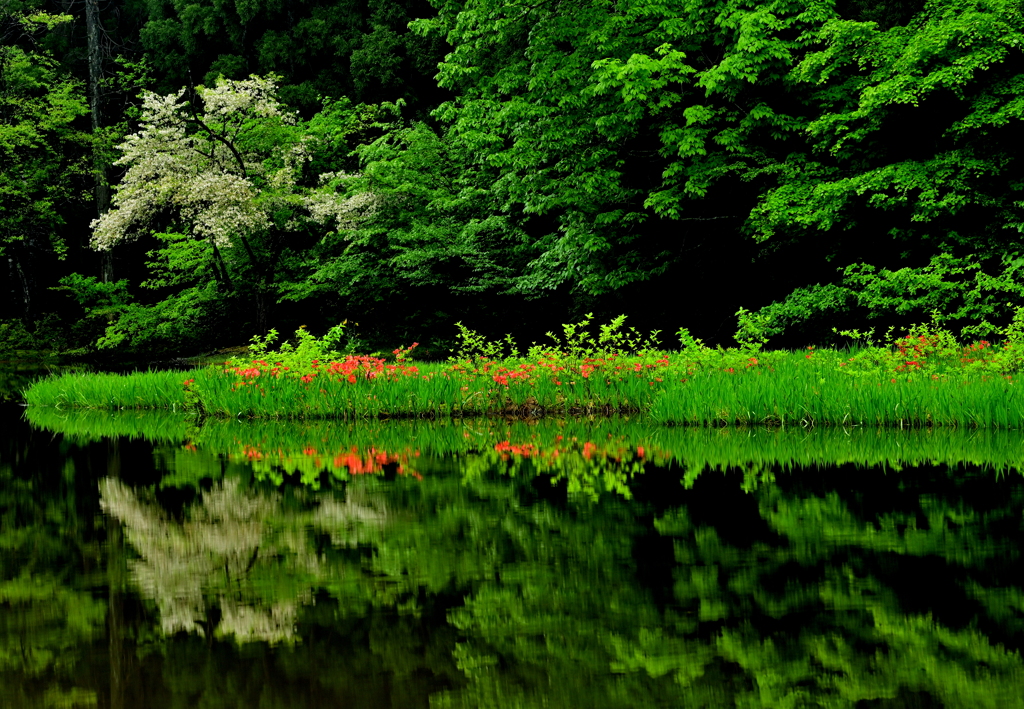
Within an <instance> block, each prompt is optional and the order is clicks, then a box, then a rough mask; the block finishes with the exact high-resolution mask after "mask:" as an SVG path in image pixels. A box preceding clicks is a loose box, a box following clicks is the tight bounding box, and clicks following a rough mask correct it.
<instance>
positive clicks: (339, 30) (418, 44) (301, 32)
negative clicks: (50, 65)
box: [140, 0, 445, 112]
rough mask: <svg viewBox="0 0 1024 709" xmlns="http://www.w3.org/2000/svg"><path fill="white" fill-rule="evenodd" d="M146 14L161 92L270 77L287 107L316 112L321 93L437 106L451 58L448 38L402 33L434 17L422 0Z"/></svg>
mask: <svg viewBox="0 0 1024 709" xmlns="http://www.w3.org/2000/svg"><path fill="white" fill-rule="evenodd" d="M140 13H141V14H142V16H143V17H144V23H143V25H142V27H141V31H140V39H141V43H142V45H143V47H144V48H145V49H146V52H147V56H148V57H149V58H150V60H151V61H152V63H153V65H154V67H155V68H156V70H157V72H158V73H159V75H160V77H161V86H162V87H163V88H164V89H165V90H169V89H171V88H172V87H176V86H181V85H186V84H191V83H192V82H193V81H202V82H204V83H206V84H208V85H211V84H213V83H214V81H216V79H217V78H218V77H220V76H224V77H225V78H229V79H244V78H245V77H246V76H248V75H249V74H252V73H258V74H267V73H271V72H273V73H276V74H279V75H281V76H282V77H283V81H282V93H281V96H282V100H284V101H285V102H286V103H289V104H291V105H292V106H295V107H302V108H303V109H306V110H309V111H310V112H312V111H314V110H316V108H317V107H318V106H319V104H320V97H321V96H332V97H339V96H348V97H350V98H352V99H353V100H356V101H358V102H379V101H394V100H396V99H405V100H406V101H409V102H411V103H413V104H420V103H422V102H424V101H425V102H426V103H427V104H432V103H434V98H433V95H434V94H436V93H437V88H436V85H435V84H434V82H433V81H432V77H433V75H434V74H435V73H436V71H437V67H436V65H437V62H439V61H440V60H441V59H442V57H443V56H444V53H445V45H444V43H443V42H442V41H438V40H434V39H426V38H423V37H420V36H418V35H415V34H412V33H411V32H409V31H408V29H407V28H406V25H407V24H408V22H409V21H410V20H412V19H415V18H417V17H424V16H429V15H432V14H433V11H432V9H431V8H430V6H429V5H428V4H427V3H426V2H424V1H423V0H402V1H401V2H390V1H387V0H366V1H363V0H300V1H298V2H288V3H282V2H272V1H269V0H259V1H256V2H246V3H230V4H225V3H221V2H216V1H215V0H157V1H156V2H147V3H146V4H145V6H144V7H143V8H140ZM193 77H194V79H193Z"/></svg>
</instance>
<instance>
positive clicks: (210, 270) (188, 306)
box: [92, 76, 374, 347]
mask: <svg viewBox="0 0 1024 709" xmlns="http://www.w3.org/2000/svg"><path fill="white" fill-rule="evenodd" d="M276 90H277V84H276V81H275V79H274V78H260V77H255V76H254V77H251V78H250V79H247V80H245V81H231V80H220V81H218V83H217V85H216V87H213V88H205V87H198V89H197V90H196V95H195V97H194V99H193V100H186V98H185V93H186V92H185V90H184V89H182V90H181V91H179V92H178V93H176V94H170V95H168V96H158V95H156V94H152V93H146V94H144V96H143V107H142V116H141V119H140V123H141V128H140V130H139V131H138V132H137V133H134V134H132V135H129V136H128V137H127V138H126V139H125V142H124V143H122V144H121V145H120V150H121V151H122V153H123V156H122V157H121V158H120V159H119V160H118V162H117V164H120V165H125V166H127V172H126V173H125V176H124V178H123V179H122V181H121V183H120V184H119V185H118V187H117V193H116V195H115V196H114V199H113V208H112V209H111V211H109V212H108V213H107V214H105V215H103V216H102V217H100V218H99V219H97V220H95V221H94V222H93V242H92V243H93V245H94V247H95V248H97V249H100V250H105V249H109V248H111V247H113V246H114V245H116V244H118V243H121V242H124V241H127V240H131V239H133V238H135V237H137V236H139V235H155V236H156V238H157V239H158V240H159V242H160V248H157V249H155V250H153V251H151V252H150V257H151V262H150V272H151V278H150V279H149V280H148V281H146V282H145V283H144V285H146V286H148V287H150V288H155V289H166V290H165V293H168V294H167V296H166V297H165V298H163V299H162V300H160V301H159V302H157V303H156V304H154V305H151V306H137V307H135V308H131V309H128V310H127V311H125V312H124V313H123V314H122V315H121V317H120V318H119V319H118V320H117V321H116V322H115V323H114V324H113V325H112V326H111V327H110V328H108V331H107V334H106V336H105V338H104V339H102V340H101V344H102V345H103V346H108V347H110V346H116V345H119V344H121V343H122V342H126V341H127V342H128V343H130V344H132V345H135V346H139V345H141V344H144V343H146V342H147V340H156V341H159V340H161V339H163V340H165V341H167V340H172V341H173V340H174V339H178V340H179V341H180V339H181V338H182V333H183V332H185V331H187V330H188V329H189V328H187V327H186V326H185V325H184V323H186V322H189V323H191V325H190V326H189V327H190V328H192V337H193V338H195V337H198V336H202V335H203V334H204V333H206V332H208V331H209V326H210V323H211V319H212V318H214V317H216V315H217V312H218V310H219V311H220V315H221V316H222V317H224V316H225V315H226V314H231V315H234V316H236V317H237V316H239V315H240V314H241V313H243V312H245V310H248V311H249V314H248V316H247V317H246V316H244V315H243V316H242V317H241V319H240V322H238V323H237V324H236V325H235V326H234V327H233V328H232V329H233V330H234V331H235V332H238V331H240V330H241V329H242V327H241V326H243V325H244V324H245V323H249V324H250V326H254V327H255V328H256V329H257V330H259V331H261V332H263V331H265V330H266V329H267V321H268V317H269V315H270V313H269V311H270V309H271V307H272V306H273V304H274V303H275V302H276V301H277V300H278V298H279V297H280V296H281V293H282V292H283V290H284V289H285V287H286V284H287V283H289V278H290V277H291V278H294V277H295V274H294V269H295V268H301V267H302V266H308V263H307V261H306V257H305V256H304V255H303V253H302V252H304V251H305V250H307V249H309V248H310V247H311V246H312V245H314V244H316V243H317V242H318V241H319V240H320V239H321V238H322V236H323V234H325V233H326V232H328V231H329V230H330V228H331V227H333V228H334V229H335V230H341V231H344V230H347V229H351V228H352V227H353V226H354V224H355V223H356V222H357V221H358V220H359V219H360V218H361V217H362V215H363V214H364V213H365V212H368V211H371V210H372V209H373V208H374V197H373V195H372V193H360V194H358V195H353V196H344V195H341V194H339V192H338V189H337V186H338V185H339V184H341V183H344V181H345V180H346V179H349V176H348V175H347V174H345V173H322V174H319V175H309V174H307V171H306V170H305V166H306V164H307V163H308V162H309V161H310V159H311V157H312V153H313V151H314V150H315V148H316V146H315V145H314V143H315V140H314V138H313V136H311V135H309V134H308V133H307V131H306V128H305V124H303V123H302V122H301V121H299V120H298V119H297V118H296V117H295V115H294V114H292V113H291V112H289V111H287V110H286V109H285V108H284V107H283V106H282V105H281V104H280V103H279V102H278V100H277V97H276ZM168 291H169V292H168ZM197 321H198V322H199V323H200V326H199V327H198V328H196V327H195V323H196V322H197ZM204 325H205V327H204Z"/></svg>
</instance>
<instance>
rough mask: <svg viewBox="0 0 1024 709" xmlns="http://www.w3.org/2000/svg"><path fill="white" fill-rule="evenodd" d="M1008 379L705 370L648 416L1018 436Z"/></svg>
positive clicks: (1018, 415) (831, 370) (1021, 410)
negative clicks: (983, 430) (1010, 431)
mask: <svg viewBox="0 0 1024 709" xmlns="http://www.w3.org/2000/svg"><path fill="white" fill-rule="evenodd" d="M1018 387H1019V384H1018V383H1017V382H1015V381H1014V380H1013V379H1012V378H1010V377H1005V376H1000V375H998V374H992V373H984V372H963V373H957V374H949V375H945V376H943V377H937V378H932V377H931V376H926V375H921V374H916V375H912V376H908V375H906V374H899V373H894V372H892V373H890V372H884V371H878V372H863V371H862V372H858V373H856V374H848V373H846V372H844V371H843V370H842V369H840V368H838V367H836V366H835V364H834V363H828V362H822V363H818V362H814V361H807V360H806V359H801V358H799V357H786V358H779V359H777V361H776V362H774V364H773V366H772V367H771V369H764V368H758V369H750V370H748V371H740V372H736V373H728V372H723V371H720V370H705V371H702V372H698V373H696V374H694V375H691V376H689V377H687V378H686V381H681V380H678V379H673V380H671V381H669V382H666V384H665V386H664V387H663V388H662V389H661V391H660V392H659V393H658V396H657V398H656V400H655V401H654V403H653V405H652V406H651V409H650V414H651V417H652V418H653V419H654V420H655V421H658V422H659V423H667V424H677V425H712V426H715V425H752V424H771V425H783V426H811V425H841V426H890V427H897V428H900V427H923V426H960V427H996V428H1018V427H1020V426H1021V425H1022V424H1024V399H1022V398H1021V397H1020V396H1019V392H1018Z"/></svg>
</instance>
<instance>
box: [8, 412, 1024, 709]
mask: <svg viewBox="0 0 1024 709" xmlns="http://www.w3.org/2000/svg"><path fill="white" fill-rule="evenodd" d="M0 416H2V419H0V707H5V708H6V707H111V708H115V707H116V708H120V707H132V708H134V707H154V708H158V707H182V708H184V707H208V708H210V709H214V708H217V709H219V708H221V707H238V708H239V709H241V708H242V707H246V708H249V707H261V708H266V709H276V708H281V709H284V708H286V707H287V708H293V707H294V708H298V707H366V708H367V709H370V708H374V709H376V708H383V707H394V708H396V709H397V708H399V707H428V706H431V707H467V708H469V707H473V708H477V707H503V708H515V707H522V708H526V707H566V708H567V709H568V708H573V709H579V708H585V707H602V708H603V707H630V708H644V707H688V708H689V707H695V708H699V707H707V708H708V709H711V708H716V709H717V708H719V707H729V708H733V707H736V708H740V707H742V708H754V707H765V708H771V709H779V708H785V707H794V708H795V707H830V708H831V707H835V708H840V707H844V708H845V707H850V708H856V709H868V708H872V709H874V708H878V709H881V708H889V709H896V708H898V707H904V708H910V707H964V708H968V707H969V708H971V709H977V708H979V707H992V708H993V709H1011V708H1013V707H1022V706H1024V662H1022V659H1021V655H1020V651H1021V648H1022V645H1024V573H1022V569H1024V565H1022V563H1021V548H1022V542H1024V478H1022V476H1021V473H1020V472H1019V471H1020V470H1021V469H1022V467H1024V446H1022V443H1021V440H1020V436H1019V434H1017V433H1014V432H1010V433H1001V434H996V433H991V432H989V433H979V434H973V435H971V434H952V433H950V434H939V433H933V432H927V431H925V432H922V431H916V432H915V431H906V432H899V431H896V432H892V433H887V434H878V433H877V432H865V431H845V432H844V431H834V430H822V431H813V432H806V431H748V432H738V431H721V430H719V431H683V430H674V429H669V430H667V429H656V428H652V427H650V426H645V425H644V424H643V423H637V422H627V421H601V422H586V421H580V422H545V423H541V424H533V425H528V424H508V423H502V422H483V423H481V422H469V423H467V424H462V423H448V424H445V425H429V424H409V423H392V424H387V423H375V424H367V425H363V426H351V425H341V424H309V425H301V426H300V425H289V424H261V425H251V424H244V423H241V422H208V423H206V424H204V425H203V426H200V427H197V426H195V425H194V423H190V422H188V421H187V420H184V419H180V418H175V417H168V416H138V415H134V414H122V415H117V416H111V415H84V414H77V415H65V414H61V413H59V412H53V411H50V412H46V411H34V412H29V415H28V418H26V417H25V413H24V410H23V409H21V408H20V407H15V406H6V407H3V408H0Z"/></svg>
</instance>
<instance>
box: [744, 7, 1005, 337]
mask: <svg viewBox="0 0 1024 709" xmlns="http://www.w3.org/2000/svg"><path fill="white" fill-rule="evenodd" d="M1022 31H1024V14H1022V13H1021V9H1020V6H1019V4H1018V3H1014V2H1002V1H1001V0H994V1H991V2H990V1H985V2H975V1H972V0H955V1H953V2H949V1H945V2H929V3H927V4H925V5H924V7H923V9H922V10H921V11H920V12H919V13H917V14H915V15H914V16H913V17H912V18H911V19H910V20H909V21H908V22H907V23H906V24H896V25H891V26H886V25H884V24H879V23H878V22H874V21H856V20H852V19H845V18H839V17H836V18H831V19H829V20H828V21H826V22H825V23H824V24H823V25H822V26H821V28H820V30H819V31H818V35H817V41H818V42H819V43H820V46H819V47H818V48H817V50H816V51H814V52H811V53H809V54H807V55H806V56H804V57H803V58H802V59H801V60H800V61H799V63H797V64H796V65H795V66H794V67H793V69H792V71H791V73H790V77H791V80H793V81H795V82H798V83H800V84H802V85H805V86H807V87H809V88H811V89H812V90H813V91H814V93H815V95H816V102H815V111H814V113H813V114H811V115H810V116H809V118H810V120H809V121H808V122H807V124H806V127H805V129H806V136H807V138H806V142H807V145H806V148H805V149H804V150H801V151H800V152H798V153H794V154H792V155H790V156H788V157H787V158H786V159H785V160H784V161H782V162H781V164H780V165H779V167H778V169H777V170H776V174H777V179H778V184H777V185H775V186H773V187H772V189H770V190H768V191H766V192H765V193H764V194H763V196H762V198H761V199H760V202H759V204H758V205H757V207H756V208H755V209H754V211H753V212H752V214H751V226H752V228H753V229H755V231H756V234H757V238H759V239H761V240H769V241H771V240H778V239H793V238H796V239H799V240H800V241H801V242H802V243H807V242H810V241H813V240H822V239H824V240H829V241H837V242H839V241H846V242H847V243H848V244H849V248H847V249H846V250H845V251H844V252H840V251H839V250H838V249H832V251H833V253H835V254H836V255H837V260H838V261H839V266H840V276H839V277H838V278H832V277H830V274H828V273H827V272H826V274H822V275H824V276H825V280H826V281H830V280H831V281H833V282H832V283H826V284H825V285H819V286H816V287H811V288H809V289H805V290H800V291H798V292H796V293H794V294H793V296H792V297H791V298H790V299H788V300H787V301H785V302H784V303H780V304H779V305H777V306H774V307H773V308H772V310H771V312H772V313H773V315H775V316H776V317H777V319H778V324H779V326H780V327H781V326H785V325H786V324H788V323H790V322H798V321H800V320H806V319H810V318H814V317H818V318H819V319H820V318H821V316H822V315H825V316H827V317H830V318H834V316H835V314H836V313H837V312H839V313H841V312H842V311H843V310H848V309H852V310H854V311H855V313H856V315H855V316H856V317H858V318H863V317H865V316H868V317H871V316H891V315H893V314H901V313H904V314H910V313H912V314H913V315H914V316H916V317H918V318H921V317H922V316H924V315H927V314H928V313H929V312H930V311H932V310H935V311H938V312H939V313H940V314H942V315H944V316H945V317H947V318H949V319H954V320H958V321H959V322H960V323H961V324H962V325H966V326H968V327H970V328H972V330H973V331H974V332H975V333H976V334H988V333H990V332H991V331H992V330H993V329H994V327H995V324H994V323H998V322H1000V321H1001V322H1003V323H1004V324H1005V322H1006V321H1007V320H1008V319H1009V318H1010V316H1012V314H1013V312H1014V310H1015V308H1016V307H1018V306H1019V305H1021V304H1022V303H1024V301H1022V299H1021V292H1020V289H1021V278H1020V274H1019V268H1020V263H1021V261H1020V259H1021V253H1022V243H1024V242H1022V239H1021V231H1022V229H1024V212H1022V199H1021V194H1022V189H1024V171H1022V167H1021V164H1022V163H1021V161H1020V157H1019V149H1018V148H1017V137H1016V136H1017V134H1018V133H1019V128H1020V126H1021V119H1022V118H1024V102H1022V101H1021V99H1020V92H1021V87H1022V86H1024V73H1022V71H1024V62H1022V59H1024V55H1022V52H1021V49H1022V42H1021V36H1022ZM872 232H874V234H872ZM879 237H881V238H883V239H886V240H888V242H889V244H891V246H889V247H888V248H887V249H885V250H878V249H877V248H873V247H876V246H877V245H878V244H879ZM933 289H934V290H933ZM901 290H903V291H904V297H903V298H900V297H899V291H901ZM929 291H931V292H929Z"/></svg>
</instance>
